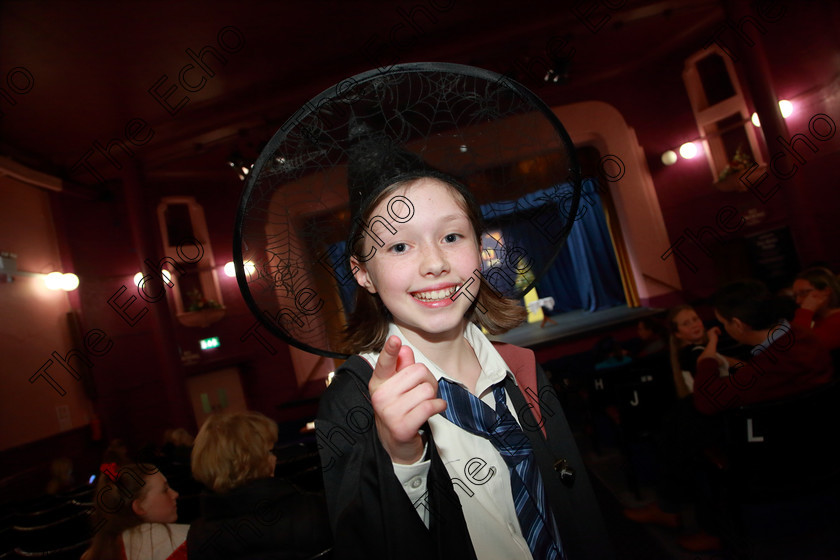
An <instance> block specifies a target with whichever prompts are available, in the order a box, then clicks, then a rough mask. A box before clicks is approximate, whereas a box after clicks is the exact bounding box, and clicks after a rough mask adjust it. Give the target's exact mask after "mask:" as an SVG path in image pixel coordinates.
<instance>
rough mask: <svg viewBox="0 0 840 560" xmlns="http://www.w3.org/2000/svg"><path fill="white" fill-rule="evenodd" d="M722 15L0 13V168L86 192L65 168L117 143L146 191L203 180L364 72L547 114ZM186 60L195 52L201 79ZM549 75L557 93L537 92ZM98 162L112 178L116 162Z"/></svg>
mask: <svg viewBox="0 0 840 560" xmlns="http://www.w3.org/2000/svg"><path fill="white" fill-rule="evenodd" d="M574 6H578V8H577V9H574ZM576 12H577V13H576ZM724 14H725V11H724V8H723V7H722V4H721V2H719V1H712V0H685V1H680V0H664V1H651V0H639V1H633V0H599V1H596V0H590V1H582V0H575V1H574V2H557V1H552V2H547V1H541V0H540V1H532V2H510V1H507V2H477V1H467V0H414V1H413V2H376V1H373V0H362V1H347V0H344V1H338V0H323V1H313V0H309V1H300V0H299V1H282V2H268V1H262V2H248V1H244V2H218V1H216V2H212V1H208V2H176V1H166V2H164V1H151V2H127V1H116V2H91V1H78V2H71V1H58V0H51V1H8V0H7V1H5V2H3V3H0V87H2V88H3V91H2V92H0V93H3V95H2V96H0V110H1V111H3V113H5V114H4V115H3V116H2V118H0V139H2V140H0V155H6V156H9V157H12V158H14V159H16V160H18V161H20V162H23V163H26V164H28V165H30V166H32V167H35V168H37V169H40V170H44V171H49V172H52V173H54V174H56V175H59V176H61V177H63V178H65V179H71V180H73V181H75V182H78V183H88V184H91V183H94V182H95V181H94V180H92V178H91V177H90V175H89V174H85V173H82V172H80V168H79V167H78V166H77V167H76V169H75V170H74V169H73V168H74V165H76V164H77V163H78V162H80V161H81V160H82V159H83V158H84V155H85V154H86V153H87V152H88V151H89V150H91V149H92V147H93V145H94V142H99V143H100V144H102V145H106V144H107V143H108V142H109V141H111V140H113V139H120V140H121V141H123V142H125V135H126V134H128V135H129V136H131V135H132V134H133V135H134V138H135V140H137V142H136V144H142V145H133V144H129V143H126V144H125V145H126V146H128V147H129V148H130V149H131V150H132V152H133V154H132V156H134V157H136V163H138V164H139V167H140V168H141V169H142V172H143V173H144V175H145V176H146V177H147V179H149V180H182V179H184V180H187V179H197V180H212V179H213V178H214V177H218V176H219V174H220V173H229V172H230V170H227V169H225V167H224V160H225V159H226V155H227V154H229V153H230V152H231V150H234V149H239V150H241V151H243V152H248V151H250V152H252V153H253V155H254V156H255V155H256V150H257V148H258V146H259V144H260V142H261V141H263V140H266V139H267V138H269V137H270V136H271V135H272V134H273V132H274V131H275V130H276V129H277V128H278V127H279V125H280V124H282V122H283V121H285V120H286V119H287V118H288V117H289V116H291V115H292V114H293V113H294V111H295V110H296V109H297V108H299V107H300V106H301V105H302V104H303V103H304V102H306V101H307V100H308V99H310V98H312V97H313V96H315V95H316V94H318V93H320V92H321V91H323V90H324V89H325V88H327V87H329V86H331V85H333V84H335V83H337V82H339V81H341V80H342V79H343V78H346V77H349V76H352V75H353V74H356V73H359V72H362V71H365V70H369V69H372V68H374V67H383V66H384V67H387V65H389V64H392V63H396V62H410V61H421V60H437V61H447V62H456V63H463V64H471V65H475V66H480V67H484V68H488V69H490V70H494V71H497V72H500V73H506V74H508V75H511V76H513V77H515V78H516V79H518V80H520V81H522V82H523V83H524V84H525V85H526V86H528V87H530V88H531V89H533V90H534V91H535V92H536V93H537V94H538V95H540V96H541V97H543V98H544V99H546V101H548V102H549V103H562V102H566V101H567V100H569V99H572V100H576V99H575V96H576V95H577V93H576V92H581V91H584V90H591V89H592V88H593V87H597V85H598V84H599V83H600V82H602V81H605V80H612V79H614V78H616V77H618V76H621V75H623V74H628V75H629V74H630V73H633V72H636V71H638V70H640V69H643V68H646V67H650V66H651V65H655V64H657V62H658V61H659V60H661V59H662V58H663V57H666V56H669V55H672V54H673V53H674V52H675V51H683V50H685V51H686V52H691V51H693V50H697V49H698V48H702V44H703V42H704V40H705V39H707V38H708V37H710V36H711V33H712V31H713V29H714V27H715V26H716V25H719V24H720V22H721V21H722V19H723V17H724ZM220 41H221V43H220ZM698 45H700V47H698ZM188 49H189V50H190V51H191V52H192V53H194V54H195V55H196V56H197V55H198V54H199V53H202V52H203V57H202V63H203V65H204V66H205V69H204V71H201V69H199V68H197V67H198V66H201V65H202V64H200V63H196V62H195V61H194V60H193V58H191V56H190V53H188V52H187V50H188ZM202 49H204V51H202ZM216 54H218V55H220V56H221V57H222V58H223V59H224V61H222V60H221V59H219V58H216ZM189 65H193V66H189ZM550 66H552V67H557V69H558V72H559V74H560V75H561V76H560V79H559V81H558V83H549V84H546V83H545V82H544V81H543V76H544V74H545V71H546V69H547V68H548V67H550ZM185 67H186V68H185ZM182 73H183V74H182ZM211 73H212V75H211ZM181 74H182V75H181ZM179 75H181V82H179ZM156 83H157V84H158V85H157V88H156V90H157V92H158V99H157V100H156V99H155V97H154V96H153V94H151V93H150V91H149V90H150V89H153V90H154V89H155V85H156ZM190 84H191V85H190ZM185 85H186V86H188V87H192V89H193V90H194V91H188V90H187V89H185ZM173 88H174V89H173ZM169 89H173V91H171V92H167V90H169ZM167 95H168V97H167ZM163 97H165V98H166V101H165V102H164V101H163V100H162V99H161V98H163ZM179 103H181V104H182V106H181V107H180V109H178V110H177V111H176V109H175V108H177V107H178V104H179ZM165 104H168V105H169V106H170V107H169V109H167V108H166V107H165V106H164V105H165ZM173 113H174V114H173ZM135 119H142V121H143V122H145V123H147V128H142V129H141V128H139V127H140V126H141V125H142V122H141V121H137V120H135ZM126 129H128V130H126ZM152 132H153V136H151V133H152ZM142 140H145V141H142ZM112 154H113V155H114V157H115V158H116V159H117V160H118V163H120V165H122V163H125V161H124V160H125V159H127V158H128V157H129V156H127V155H125V154H124V152H122V151H121V150H120V149H118V148H117V149H114V150H113V151H112ZM118 174H119V172H118V171H117V169H116V166H112V168H111V169H110V175H111V176H117V175H118ZM103 175H108V173H106V171H103Z"/></svg>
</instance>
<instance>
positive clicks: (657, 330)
mask: <svg viewBox="0 0 840 560" xmlns="http://www.w3.org/2000/svg"><path fill="white" fill-rule="evenodd" d="M636 333H637V334H638V336H639V340H640V341H641V344H640V348H639V350H638V352H636V357H637V358H644V357H645V356H652V355H654V354H658V353H659V352H664V351H665V349H666V348H667V347H668V330H667V329H666V328H665V327H664V326H662V323H660V322H659V321H657V320H656V319H653V318H651V317H644V318H642V319H639V322H638V323H636Z"/></svg>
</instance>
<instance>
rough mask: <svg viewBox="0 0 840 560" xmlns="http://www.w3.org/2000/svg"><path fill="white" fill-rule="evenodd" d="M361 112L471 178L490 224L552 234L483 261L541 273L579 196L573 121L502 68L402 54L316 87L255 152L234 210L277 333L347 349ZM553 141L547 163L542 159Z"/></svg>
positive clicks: (403, 143)
mask: <svg viewBox="0 0 840 560" xmlns="http://www.w3.org/2000/svg"><path fill="white" fill-rule="evenodd" d="M360 123H361V124H363V125H364V126H365V127H367V129H369V130H374V131H377V132H379V133H383V134H384V135H385V136H387V137H388V138H389V139H390V140H391V141H392V142H393V143H395V144H396V145H398V146H400V147H401V148H402V149H405V150H407V151H409V152H412V153H414V154H415V155H417V156H419V157H420V158H422V159H423V160H424V161H425V162H426V163H427V164H429V165H430V166H432V167H434V168H436V169H438V170H440V171H441V172H443V173H446V174H449V175H452V176H454V177H456V178H458V179H459V180H461V181H462V182H463V183H464V184H465V185H466V186H467V187H469V188H470V190H471V192H472V193H473V195H474V197H475V198H476V200H477V202H478V203H479V204H480V205H481V209H482V214H483V215H484V217H485V220H486V221H487V222H488V225H490V226H493V225H498V224H499V223H501V222H505V221H507V222H510V221H515V223H516V226H515V227H516V228H520V231H522V230H521V228H525V229H529V228H530V230H531V231H533V233H534V235H539V236H540V239H544V240H545V243H540V244H536V245H534V244H532V246H530V247H525V246H522V245H521V244H515V243H511V242H510V241H509V240H504V241H503V243H502V244H499V245H497V246H496V247H495V248H494V249H493V250H492V253H493V254H492V257H493V258H485V259H484V264H483V269H482V271H481V273H482V274H483V275H484V276H485V277H486V278H487V279H488V281H490V283H491V285H493V286H495V287H496V289H498V290H499V291H501V292H502V293H503V294H504V295H505V296H506V297H512V298H514V299H517V298H520V297H522V296H523V295H524V294H525V293H526V292H527V291H529V290H530V289H531V288H532V287H533V286H534V284H535V283H536V282H537V281H538V280H539V278H540V277H541V276H542V275H543V274H544V273H545V271H546V270H547V269H548V268H549V267H550V265H551V264H552V262H553V260H554V258H555V257H556V256H557V254H558V253H559V251H560V249H561V248H562V245H563V242H564V241H565V239H566V237H567V235H568V233H569V230H570V229H571V227H572V225H573V223H574V218H575V216H576V212H577V207H578V203H579V198H580V174H579V170H578V164H577V159H576V157H575V152H574V147H573V146H572V143H571V141H570V140H569V137H568V135H567V134H566V131H565V129H564V128H563V126H562V124H561V123H560V121H559V120H558V119H557V117H556V116H555V115H554V114H553V113H552V112H551V110H550V109H549V108H548V107H547V106H546V105H545V104H544V103H543V102H542V101H540V100H539V98H537V97H536V96H535V95H534V94H533V93H531V92H530V91H528V90H527V89H525V88H524V87H523V86H521V85H519V84H517V83H515V82H513V81H511V80H509V79H508V78H506V77H503V76H501V75H499V74H496V73H493V72H489V71H486V70H481V69H478V68H473V67H469V66H462V65H457V64H447V63H415V64H404V65H399V66H394V67H392V68H390V69H388V70H387V71H385V70H373V71H370V72H366V73H363V74H359V75H357V76H353V77H352V78H348V79H346V80H344V81H342V82H340V83H339V84H336V85H335V86H333V87H332V88H330V89H328V90H327V91H325V92H323V93H321V94H320V95H318V96H317V97H315V98H313V99H312V100H311V101H309V102H308V103H307V104H305V105H304V107H302V108H301V109H300V110H298V111H297V113H296V114H295V115H293V116H292V118H290V119H289V120H288V121H286V123H285V124H284V125H283V126H282V127H281V128H280V129H279V130H278V131H277V133H276V134H275V135H274V137H273V138H272V139H271V140H270V141H269V142H268V144H267V145H266V147H265V148H264V149H263V151H262V153H261V154H260V157H259V158H258V159H257V161H256V162H255V164H254V167H253V169H252V171H251V173H250V174H249V176H248V180H247V182H246V185H245V189H244V191H243V194H242V197H241V200H240V206H239V211H238V214H237V220H236V229H235V232H234V263H235V265H236V276H237V281H238V283H239V287H240V290H241V292H242V295H243V297H244V299H245V301H246V303H247V304H248V307H249V308H250V309H251V311H252V312H253V313H254V314H255V315H256V316H257V317H258V318H259V320H260V321H261V322H262V324H263V325H264V326H265V327H266V328H267V329H268V330H269V331H270V332H272V333H273V334H274V335H276V336H278V337H279V338H281V339H283V340H284V341H286V342H287V343H289V344H292V345H294V346H296V347H298V348H301V349H303V350H306V351H309V352H312V353H315V354H320V355H323V356H327V357H338V358H345V357H347V354H344V353H342V352H341V331H342V328H343V326H344V324H345V320H346V317H347V314H348V313H349V311H350V308H351V307H352V305H353V303H352V296H351V294H352V293H353V291H354V290H355V286H356V283H355V280H354V278H353V277H352V274H350V270H349V263H348V262H347V254H346V241H347V236H348V232H349V230H350V226H351V221H350V220H351V212H350V209H349V206H348V200H349V196H348V187H347V175H348V154H349V153H350V152H351V147H352V140H351V136H352V135H351V128H352V127H353V126H357V125H359V124H360ZM545 154H550V155H551V157H552V161H553V162H554V163H553V165H552V166H550V169H546V168H545V166H544V165H543V166H540V165H535V164H534V163H533V162H534V161H535V160H534V158H535V157H537V156H543V155H545ZM532 167H533V169H532ZM397 213H398V212H397ZM392 217H393V218H394V219H395V224H396V226H397V227H398V226H399V224H398V223H397V222H399V216H398V215H395V216H392ZM529 238H531V239H533V237H529ZM489 253H490V250H489V249H488V250H487V251H486V254H485V255H484V256H485V257H487V256H488V255H489ZM246 262H249V263H252V264H253V269H252V270H253V272H250V273H249V271H248V270H246V268H245V263H246ZM249 270H251V269H249ZM523 278H524V279H526V280H523Z"/></svg>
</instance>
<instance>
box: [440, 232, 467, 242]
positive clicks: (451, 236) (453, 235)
mask: <svg viewBox="0 0 840 560" xmlns="http://www.w3.org/2000/svg"><path fill="white" fill-rule="evenodd" d="M462 237H463V235H461V234H460V233H448V234H447V235H446V237H444V238H443V240H444V241H446V242H447V243H455V242H456V241H458V240H459V239H461V238H462Z"/></svg>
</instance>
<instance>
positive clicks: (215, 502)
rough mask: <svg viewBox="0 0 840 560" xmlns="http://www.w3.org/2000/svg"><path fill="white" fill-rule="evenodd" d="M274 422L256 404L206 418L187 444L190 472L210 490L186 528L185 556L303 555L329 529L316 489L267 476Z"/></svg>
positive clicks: (201, 559)
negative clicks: (252, 409)
mask: <svg viewBox="0 0 840 560" xmlns="http://www.w3.org/2000/svg"><path fill="white" fill-rule="evenodd" d="M276 441H277V425H276V424H275V423H274V422H273V421H271V420H269V419H268V418H267V417H265V416H264V415H262V414H260V413H258V412H244V413H225V414H217V415H213V416H211V417H210V418H208V419H207V421H206V422H205V423H204V425H203V426H202V427H201V430H200V431H199V433H198V436H197V437H196V440H195V446H194V448H193V452H192V472H193V476H194V477H195V478H196V480H198V481H199V482H201V483H202V484H204V485H205V486H206V487H207V488H208V489H210V492H206V493H205V494H203V495H202V497H201V518H199V519H198V520H196V521H195V522H194V523H193V524H192V525H191V526H190V531H189V534H188V535H187V551H188V555H189V558H190V559H197V560H217V559H218V560H229V559H234V558H239V559H246V558H247V559H249V560H256V559H263V558H265V559H283V560H286V559H288V560H293V559H295V560H296V559H305V558H311V557H313V556H316V555H318V554H320V553H321V552H324V551H325V550H328V549H329V548H330V546H331V542H332V537H331V534H330V529H329V521H328V518H327V512H326V504H325V502H324V499H323V497H322V496H319V495H317V494H309V493H305V492H303V491H301V490H300V489H298V488H297V487H296V486H294V485H293V484H292V483H290V482H289V481H287V480H284V479H280V478H273V474H274V469H275V465H276V461H277V459H276V457H275V456H274V454H273V453H272V450H273V447H274V444H275V443H276Z"/></svg>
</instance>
